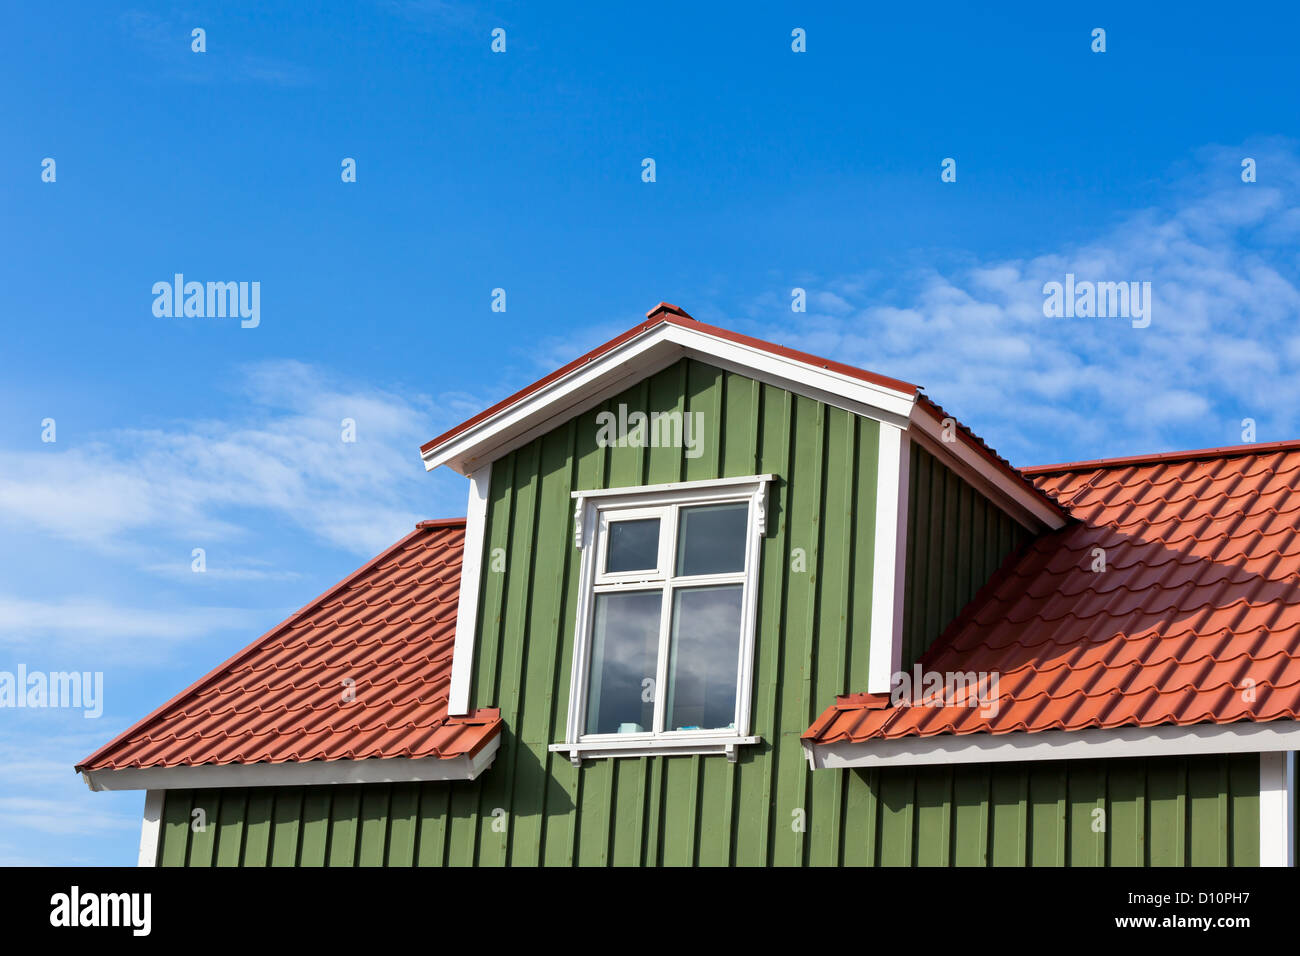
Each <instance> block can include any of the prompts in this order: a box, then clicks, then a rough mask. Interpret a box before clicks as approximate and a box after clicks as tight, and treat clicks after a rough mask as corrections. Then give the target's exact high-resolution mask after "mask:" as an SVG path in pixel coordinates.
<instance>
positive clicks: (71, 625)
mask: <svg viewBox="0 0 1300 956" xmlns="http://www.w3.org/2000/svg"><path fill="white" fill-rule="evenodd" d="M265 618H266V615H265V614H264V613H259V612H255V611H248V610H242V609H238V608H222V607H196V606H186V607H182V608H178V609H175V610H165V609H156V608H131V607H120V606H118V605H115V604H112V603H109V602H107V601H104V600H101V599H98V598H77V597H71V598H66V599H61V600H58V601H33V600H29V599H27V598H20V597H13V596H10V595H4V594H0V647H5V648H13V649H18V648H39V649H41V650H42V651H48V650H49V649H50V645H51V642H54V643H56V644H57V645H58V646H59V647H60V648H63V649H68V648H71V649H75V648H78V647H91V646H96V645H99V644H102V643H104V642H106V641H107V642H118V641H131V642H138V641H147V642H148V643H149V645H150V647H151V648H153V649H155V650H156V649H157V648H158V646H159V645H158V642H160V641H166V642H172V643H175V642H180V641H187V640H191V639H193V638H196V637H201V636H203V635H206V634H211V633H213V632H214V631H218V630H221V629H223V628H255V627H256V626H257V625H258V624H259V623H264V622H265ZM130 646H132V647H134V648H137V649H138V647H139V646H140V645H139V644H136V643H132V644H131V645H130Z"/></svg>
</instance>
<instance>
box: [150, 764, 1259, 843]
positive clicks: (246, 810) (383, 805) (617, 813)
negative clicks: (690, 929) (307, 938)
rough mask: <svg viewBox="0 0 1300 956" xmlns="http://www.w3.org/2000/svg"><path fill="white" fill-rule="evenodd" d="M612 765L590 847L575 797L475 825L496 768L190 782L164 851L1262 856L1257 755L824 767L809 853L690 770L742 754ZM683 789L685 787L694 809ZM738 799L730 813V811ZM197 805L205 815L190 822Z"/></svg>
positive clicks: (598, 795) (176, 805) (178, 801)
mask: <svg viewBox="0 0 1300 956" xmlns="http://www.w3.org/2000/svg"><path fill="white" fill-rule="evenodd" d="M606 763H610V764H612V769H613V770H614V771H615V772H613V773H610V774H608V775H606V776H604V777H601V778H599V779H598V782H597V783H596V784H595V785H593V788H592V789H593V791H594V792H593V793H592V794H591V796H590V797H589V798H588V799H590V801H591V803H592V804H593V805H595V806H596V807H597V808H598V809H599V808H602V807H608V808H609V812H608V813H607V814H605V815H602V816H601V818H600V819H599V820H598V821H596V822H589V821H587V820H583V821H582V826H583V827H584V832H585V833H588V834H596V835H595V836H589V838H588V841H587V842H588V846H587V847H585V848H583V847H581V846H579V847H578V848H577V851H578V852H577V853H576V854H575V853H574V852H572V850H571V847H572V846H573V844H572V843H571V842H570V835H571V834H572V832H573V828H572V827H571V826H570V827H569V828H567V829H566V828H565V827H563V826H561V825H559V823H560V820H561V819H567V820H570V821H571V820H572V819H573V808H572V805H569V806H568V807H567V809H566V808H565V807H564V806H563V805H561V806H559V807H555V806H553V807H552V808H551V810H550V811H549V812H550V816H552V817H554V818H555V819H554V822H555V823H556V825H555V826H542V827H540V829H541V830H542V831H543V832H547V833H551V834H556V835H557V839H556V841H555V844H554V845H552V843H551V842H550V841H548V843H547V845H546V846H540V847H523V846H517V845H516V844H518V843H519V842H520V841H521V839H522V837H521V834H523V833H536V832H538V830H539V826H538V823H539V822H540V823H545V822H546V820H545V819H544V820H542V821H534V822H533V825H532V827H531V828H530V829H524V828H523V827H521V823H523V821H524V819H525V818H526V814H524V813H522V812H521V811H519V810H518V809H516V812H515V814H513V820H512V819H511V817H510V816H500V815H499V816H498V817H497V818H495V819H496V820H497V821H498V822H497V825H496V828H493V825H492V821H493V819H494V818H493V817H492V816H491V813H490V812H488V811H486V810H484V811H481V813H482V817H483V820H482V822H483V827H476V826H473V825H467V824H472V822H473V821H472V820H470V818H469V815H472V813H473V812H474V811H473V808H474V807H477V806H486V804H485V803H484V797H485V796H486V794H485V793H484V783H483V782H481V781H480V782H472V783H470V782H465V783H451V784H448V783H429V784H368V785H363V786H356V787H287V788H277V789H257V790H226V791H212V790H207V791H204V790H173V791H170V792H169V793H168V794H167V799H166V802H165V804H164V810H163V819H162V830H161V833H160V840H159V850H158V853H159V856H158V859H159V863H160V865H162V866H211V865H214V864H215V865H220V866H293V865H302V866H320V865H326V864H328V865H330V866H380V865H388V866H410V865H412V864H418V865H421V866H439V865H456V864H464V863H471V862H475V861H477V862H480V863H484V864H486V863H491V862H493V859H495V858H497V857H498V856H499V855H500V854H501V853H502V849H501V847H502V846H503V845H505V846H506V847H507V850H506V852H507V855H508V856H510V857H512V858H515V859H516V860H517V861H519V862H522V860H523V859H524V858H528V859H530V860H533V859H538V858H544V859H549V860H550V861H552V862H558V863H565V862H570V861H572V860H574V859H580V860H581V861H582V862H590V863H600V862H604V863H611V864H618V865H637V864H642V863H645V864H655V863H682V862H688V863H689V862H698V863H701V864H710V863H721V864H725V863H729V862H731V863H738V864H744V863H763V862H771V863H776V864H781V863H804V864H810V865H834V864H842V865H850V866H852V865H865V866H872V865H875V866H1258V865H1259V757H1258V755H1257V754H1238V755H1232V756H1205V757H1187V758H1184V757H1156V758H1145V759H1144V758H1131V759H1126V760H1076V761H1051V762H1039V763H1018V764H988V765H960V766H955V767H895V768H884V769H879V770H864V771H839V772H830V771H818V772H817V773H816V774H815V775H814V777H816V778H823V777H824V778H828V779H830V780H835V778H838V784H839V786H838V789H837V791H836V792H837V795H838V798H839V802H838V804H831V805H828V804H824V803H817V802H816V798H815V797H814V800H813V803H812V804H810V806H811V807H812V812H810V813H809V816H808V820H807V837H808V839H807V840H806V841H805V842H804V844H803V846H804V852H803V853H801V854H800V855H799V856H798V858H791V859H781V858H780V857H779V856H778V855H777V854H776V853H775V852H773V853H772V854H771V858H770V859H769V860H764V859H762V858H760V855H759V854H757V853H755V852H754V851H753V846H754V845H755V844H756V843H757V842H758V841H757V838H755V837H754V836H753V835H752V830H753V828H754V827H758V829H760V830H763V831H767V830H768V822H767V819H765V818H767V817H768V816H772V817H777V818H780V819H781V823H782V825H783V826H784V825H786V824H785V821H784V816H785V814H784V813H783V812H782V811H783V810H784V809H785V808H784V807H775V808H773V813H772V814H770V815H769V814H761V813H760V814H758V815H757V816H754V817H747V816H745V815H744V814H743V813H742V812H741V810H740V806H741V804H740V802H739V793H738V791H737V788H736V787H735V784H734V781H733V784H732V786H731V787H725V786H724V788H723V789H722V790H721V791H720V792H719V793H717V794H708V793H706V792H705V791H704V790H703V789H701V788H692V787H691V786H690V778H691V775H695V776H696V778H697V779H707V778H700V776H699V775H700V774H701V773H702V772H703V765H705V764H708V763H718V764H726V761H725V760H717V759H714V758H707V759H706V758H698V757H673V758H658V759H657V760H655V761H653V762H652V761H650V760H648V759H629V760H618V761H606ZM665 764H668V765H669V766H665ZM672 765H675V766H672ZM592 766H594V765H592ZM656 766H658V767H660V768H661V769H660V770H658V771H656V770H655V767H656ZM728 766H731V765H728ZM586 773H587V769H586V768H584V770H583V774H584V775H585V774H586ZM679 778H684V781H682V780H679ZM739 779H740V778H739V775H737V777H736V780H739ZM672 781H678V783H677V792H676V793H675V792H674V791H673V789H672V787H673V784H672ZM607 782H608V785H606V783H607ZM724 782H725V781H724ZM814 782H815V781H814ZM587 785H588V784H587V782H586V781H585V780H583V786H584V787H586V786H587ZM596 788H599V789H596ZM628 790H630V791H631V792H632V794H633V796H632V797H627V796H626V793H625V792H626V791H628ZM556 792H559V791H556ZM679 799H681V800H684V801H686V802H685V803H683V804H681V805H680V807H677V806H676V804H674V802H673V801H675V800H679ZM728 803H729V804H730V807H731V810H732V813H731V815H730V817H729V818H728V817H726V816H722V817H721V818H719V815H718V813H717V810H718V808H722V809H723V810H725V809H726V807H727V805H728ZM458 807H459V808H460V809H459V810H457V808H458ZM195 809H201V810H202V811H203V818H204V819H205V820H206V824H207V826H206V828H205V829H204V830H195V829H194V828H193V827H192V826H191V822H192V820H194V819H195V818H194V817H193V816H192V813H193V811H194V810H195ZM503 809H504V808H503ZM1098 811H1101V812H1100V813H1099V812H1098ZM598 828H603V831H602V830H600V829H598ZM512 829H513V832H512ZM484 830H486V833H485V832H484ZM487 834H491V835H490V836H488V835H487ZM591 844H594V846H593V845H591ZM768 845H769V846H772V847H773V848H774V849H775V847H777V846H779V844H778V843H777V842H776V841H774V840H769V843H768Z"/></svg>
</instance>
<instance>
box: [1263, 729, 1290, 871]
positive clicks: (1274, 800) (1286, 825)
mask: <svg viewBox="0 0 1300 956" xmlns="http://www.w3.org/2000/svg"><path fill="white" fill-rule="evenodd" d="M1295 762H1296V755H1295V751H1294V750H1274V751H1270V752H1268V753H1261V754H1260V755H1259V865H1260V866H1295V796H1296V794H1295V785H1296V779H1295Z"/></svg>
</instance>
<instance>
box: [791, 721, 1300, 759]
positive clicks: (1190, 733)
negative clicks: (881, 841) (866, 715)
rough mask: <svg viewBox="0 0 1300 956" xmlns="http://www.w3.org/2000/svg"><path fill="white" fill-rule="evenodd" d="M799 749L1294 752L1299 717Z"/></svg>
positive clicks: (893, 753)
mask: <svg viewBox="0 0 1300 956" xmlns="http://www.w3.org/2000/svg"><path fill="white" fill-rule="evenodd" d="M803 746H804V753H805V755H806V756H807V757H808V763H809V765H810V766H811V767H812V769H813V770H839V769H843V768H848V767H905V766H921V765H927V764H956V763H1008V762H1013V761H1019V760H1086V759H1098V760H1101V759H1117V758H1122V757H1162V756H1172V755H1182V756H1188V755H1192V754H1217V753H1254V752H1267V751H1275V750H1295V749H1300V721H1294V720H1271V721H1266V722H1260V723H1257V722H1255V721H1249V720H1242V721H1237V722H1236V723H1232V724H1193V725H1192V726H1190V727H1178V726H1175V725H1165V726H1160V727H1117V728H1115V729H1097V728H1093V729H1091V730H1042V731H1038V732H1037V733H1025V732H1023V731H1017V732H1014V733H1009V734H988V733H976V734H960V735H959V734H940V735H938V736H934V737H900V738H897V739H893V740H871V741H863V742H861V743H851V742H838V743H829V744H815V743H812V742H811V741H807V740H805V741H803Z"/></svg>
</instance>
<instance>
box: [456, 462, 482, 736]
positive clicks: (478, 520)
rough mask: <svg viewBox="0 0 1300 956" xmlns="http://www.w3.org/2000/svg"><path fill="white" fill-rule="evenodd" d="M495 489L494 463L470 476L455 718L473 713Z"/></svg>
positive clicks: (459, 604) (458, 608)
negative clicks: (480, 607)
mask: <svg viewBox="0 0 1300 956" xmlns="http://www.w3.org/2000/svg"><path fill="white" fill-rule="evenodd" d="M491 485H492V463H491V462H488V463H487V464H486V465H484V466H483V467H482V468H480V469H478V471H476V472H474V473H473V474H471V475H470V476H469V503H468V504H467V506H466V508H465V551H464V554H463V555H462V556H461V560H460V595H459V596H458V597H457V599H456V640H455V643H454V645H453V647H452V654H451V689H450V690H449V691H448V693H447V713H448V715H449V716H451V717H463V716H465V715H466V714H468V713H469V685H470V679H471V678H472V677H473V673H474V640H475V631H476V630H477V628H478V604H479V601H478V595H479V582H480V581H481V580H482V575H483V557H484V555H483V548H484V546H485V543H486V529H487V507H488V489H489V488H490V487H491Z"/></svg>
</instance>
